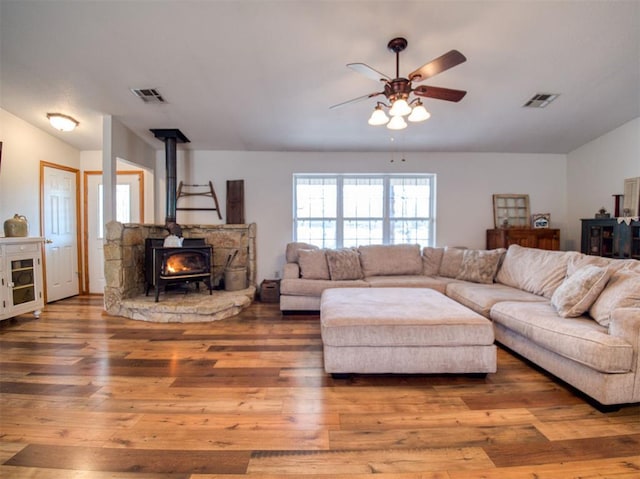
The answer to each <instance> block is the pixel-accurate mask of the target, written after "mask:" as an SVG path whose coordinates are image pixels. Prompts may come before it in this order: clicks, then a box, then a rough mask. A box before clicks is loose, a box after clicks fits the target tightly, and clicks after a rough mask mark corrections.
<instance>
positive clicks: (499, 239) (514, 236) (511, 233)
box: [487, 228, 560, 250]
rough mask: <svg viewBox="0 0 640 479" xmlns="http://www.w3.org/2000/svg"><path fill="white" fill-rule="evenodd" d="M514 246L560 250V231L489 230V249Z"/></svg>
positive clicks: (539, 229)
mask: <svg viewBox="0 0 640 479" xmlns="http://www.w3.org/2000/svg"><path fill="white" fill-rule="evenodd" d="M512 244H517V245H520V246H526V247H528V248H540V249H547V250H559V249H560V230H559V229H552V228H497V229H492V230H487V249H495V248H508V247H509V246H511V245H512Z"/></svg>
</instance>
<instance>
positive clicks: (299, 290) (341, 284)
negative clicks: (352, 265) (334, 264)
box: [280, 278, 369, 298]
mask: <svg viewBox="0 0 640 479" xmlns="http://www.w3.org/2000/svg"><path fill="white" fill-rule="evenodd" d="M368 287H369V283H367V282H366V281H364V280H362V279H355V280H354V279H349V280H345V281H332V280H330V279H302V278H296V279H283V280H282V281H281V282H280V294H281V295H288V296H317V297H318V298H320V295H321V294H322V292H323V291H324V290H325V289H329V288H368Z"/></svg>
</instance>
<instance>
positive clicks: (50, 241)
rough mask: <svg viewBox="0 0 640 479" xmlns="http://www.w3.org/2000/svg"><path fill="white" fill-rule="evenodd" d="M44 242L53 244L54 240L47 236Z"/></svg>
mask: <svg viewBox="0 0 640 479" xmlns="http://www.w3.org/2000/svg"><path fill="white" fill-rule="evenodd" d="M44 242H45V243H47V244H51V243H53V240H50V239H49V238H46V239H45V240H44Z"/></svg>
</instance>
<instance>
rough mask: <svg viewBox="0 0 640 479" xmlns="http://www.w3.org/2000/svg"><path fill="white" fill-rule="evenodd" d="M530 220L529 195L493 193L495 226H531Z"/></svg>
mask: <svg viewBox="0 0 640 479" xmlns="http://www.w3.org/2000/svg"><path fill="white" fill-rule="evenodd" d="M530 221H531V215H530V212H529V195H525V194H522V195H520V194H494V195H493V222H494V226H495V228H529V227H530Z"/></svg>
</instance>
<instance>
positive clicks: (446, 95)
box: [413, 85, 467, 102]
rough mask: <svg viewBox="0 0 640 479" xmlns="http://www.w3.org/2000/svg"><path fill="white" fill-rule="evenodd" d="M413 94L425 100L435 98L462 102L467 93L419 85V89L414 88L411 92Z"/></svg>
mask: <svg viewBox="0 0 640 479" xmlns="http://www.w3.org/2000/svg"><path fill="white" fill-rule="evenodd" d="M413 93H415V94H416V95H418V96H423V97H426V98H435V99H436V100H446V101H455V102H458V101H460V100H462V99H463V98H464V96H465V95H466V94H467V92H466V91H463V90H453V89H451V88H440V87H437V86H426V85H420V86H419V87H417V88H415V89H414V90H413Z"/></svg>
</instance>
